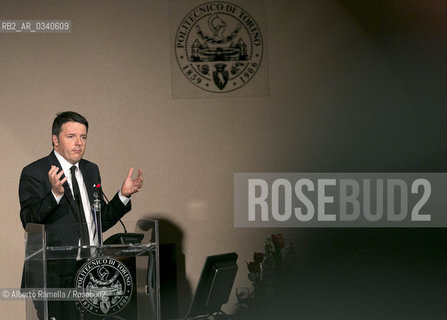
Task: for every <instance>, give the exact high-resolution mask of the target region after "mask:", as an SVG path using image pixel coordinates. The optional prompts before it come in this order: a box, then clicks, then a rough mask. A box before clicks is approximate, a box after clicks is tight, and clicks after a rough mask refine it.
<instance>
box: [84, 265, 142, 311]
mask: <svg viewBox="0 0 447 320" xmlns="http://www.w3.org/2000/svg"><path fill="white" fill-rule="evenodd" d="M75 281H76V283H75V287H76V289H77V291H78V292H82V294H79V295H80V297H79V300H78V303H77V307H78V308H79V309H80V310H81V311H88V312H89V313H91V314H94V315H98V316H104V315H110V314H114V313H117V312H119V311H121V310H122V309H124V308H125V307H126V306H127V304H128V303H129V301H130V298H131V296H132V288H133V281H132V275H131V274H130V272H129V269H127V267H126V265H124V264H123V263H121V262H120V261H118V260H116V259H113V258H110V257H101V258H94V259H91V260H88V261H87V262H86V263H84V265H82V267H81V268H80V269H79V270H78V273H77V275H76V278H75Z"/></svg>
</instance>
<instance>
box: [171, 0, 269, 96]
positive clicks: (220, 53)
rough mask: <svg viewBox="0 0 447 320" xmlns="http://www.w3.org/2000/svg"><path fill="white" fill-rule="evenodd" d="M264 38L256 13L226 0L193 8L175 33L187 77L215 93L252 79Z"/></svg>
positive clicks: (180, 65) (260, 54)
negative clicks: (255, 18)
mask: <svg viewBox="0 0 447 320" xmlns="http://www.w3.org/2000/svg"><path fill="white" fill-rule="evenodd" d="M262 54H263V40H262V35H261V30H260V29H259V27H258V25H257V23H256V21H255V20H254V19H253V17H252V16H251V15H250V14H249V13H248V12H247V11H245V10H244V9H242V8H241V7H239V6H237V5H235V4H232V3H229V2H224V1H213V2H207V3H204V4H202V5H200V6H198V7H196V8H194V9H193V10H191V11H190V12H189V13H188V14H187V15H186V16H185V18H184V19H183V20H182V22H181V23H180V26H179V27H178V30H177V33H176V35H175V55H176V59H177V62H178V65H179V67H180V69H181V71H182V72H183V74H184V75H185V77H186V78H187V79H188V80H189V81H190V82H192V83H193V84H194V85H196V86H197V87H199V88H201V89H203V90H206V91H209V92H215V93H221V92H230V91H234V90H236V89H239V88H240V87H242V86H243V85H245V84H246V83H248V82H249V81H250V80H251V79H252V78H253V77H254V76H255V74H256V72H257V71H258V69H259V67H260V65H261V61H262Z"/></svg>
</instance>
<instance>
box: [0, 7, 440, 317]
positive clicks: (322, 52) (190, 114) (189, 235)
mask: <svg viewBox="0 0 447 320" xmlns="http://www.w3.org/2000/svg"><path fill="white" fill-rule="evenodd" d="M62 3H63V4H62ZM266 5H267V21H268V33H267V34H266V35H265V38H266V39H267V41H268V46H269V52H268V63H269V72H270V74H269V81H270V95H269V96H265V97H246V98H224V99H172V96H171V77H170V74H171V72H170V68H171V65H170V52H171V51H170V38H169V12H168V2H167V1H164V0H145V1H143V0H139V1H137V0H131V1H117V0H111V1H63V2H62V1H60V2H54V1H51V2H50V1H48V2H44V1H22V4H18V3H16V2H15V1H2V3H1V4H0V15H1V18H2V19H22V18H23V19H30V18H33V19H37V18H43V19H56V18H61V19H71V20H72V22H73V31H72V33H70V34H59V35H57V34H0V137H1V139H0V150H1V151H0V153H1V155H0V164H1V168H2V169H1V170H0V181H1V184H2V187H1V192H0V205H1V208H0V212H1V214H2V216H3V217H2V224H1V227H0V228H1V229H0V231H1V232H0V252H1V254H2V259H1V261H2V262H1V268H0V287H4V288H7V287H17V286H18V285H19V282H20V276H21V265H22V259H23V254H24V250H23V230H22V227H21V225H20V221H19V205H18V197H17V188H18V177H19V175H20V171H21V169H22V168H23V167H24V166H25V165H26V164H28V163H30V162H31V161H33V160H35V159H37V158H40V157H43V156H45V155H47V154H48V153H49V152H50V150H51V144H50V126H51V122H52V120H53V118H54V116H55V114H56V113H57V112H59V111H63V110H68V109H72V110H76V111H78V112H80V113H81V114H83V115H85V116H86V117H87V118H88V120H89V122H90V125H91V129H90V131H89V141H88V148H87V153H86V155H85V158H87V159H89V160H91V161H94V162H96V163H97V164H98V165H99V166H100V168H101V174H102V179H103V185H104V190H105V192H106V193H107V194H108V195H110V196H112V194H113V193H114V192H116V190H117V189H118V188H119V186H120V184H121V182H122V180H123V179H124V176H125V174H126V173H127V170H128V168H129V167H130V166H134V167H141V168H142V169H143V170H144V177H145V185H144V188H143V190H142V191H141V193H139V194H138V195H135V196H134V198H133V211H132V213H130V214H129V215H128V216H127V217H126V219H127V220H136V219H138V218H139V217H153V216H156V217H163V218H165V219H167V220H169V221H171V222H173V223H174V224H176V225H177V226H178V227H179V228H180V229H181V231H182V232H183V248H182V249H183V253H184V254H185V257H186V275H187V278H188V280H189V282H190V284H191V286H192V288H194V287H195V284H196V282H197V280H198V277H199V274H200V270H201V267H202V264H203V261H204V257H205V256H206V255H210V254H217V253H222V252H227V251H236V252H237V253H238V254H239V265H240V270H241V271H240V272H239V274H238V278H237V285H236V286H244V285H248V280H247V276H246V269H245V262H244V261H249V260H250V259H251V257H252V252H253V251H254V250H255V249H257V250H262V247H263V240H264V239H265V237H266V236H268V235H269V233H270V231H271V230H262V229H260V230H246V229H235V228H234V227H233V173H235V172H255V171H262V172H270V171H279V172H288V171H297V172H300V171H368V170H399V168H400V170H411V169H413V170H417V161H416V160H414V161H413V160H408V159H409V158H410V157H411V156H412V152H411V151H410V150H408V149H405V148H404V147H402V146H401V143H400V142H401V141H408V140H410V141H415V140H417V139H418V137H419V136H418V135H417V134H416V133H415V132H413V131H412V130H410V128H408V127H407V125H406V122H405V121H406V120H405V119H404V120H402V117H401V115H402V114H404V115H406V116H411V117H414V119H416V118H417V117H418V116H419V113H418V112H419V111H418V110H420V109H419V108H418V107H417V106H415V104H416V102H414V100H413V96H412V94H413V90H412V88H413V86H415V84H416V83H415V82H411V81H417V80H411V81H406V80H405V79H407V78H408V73H409V72H415V73H416V72H418V71H417V70H416V69H412V70H413V71H412V70H410V71H408V70H407V69H406V68H405V67H404V66H403V65H402V64H401V65H399V63H396V64H395V62H396V61H395V60H393V59H394V58H395V57H396V56H398V55H399V54H400V51H397V53H396V52H390V51H385V53H384V51H383V50H386V49H387V48H385V49H384V47H383V46H382V47H381V45H383V44H384V42H381V43H379V44H378V43H377V42H376V40H377V38H375V39H374V38H371V37H370V36H369V35H368V34H366V33H365V31H364V30H363V29H362V27H361V26H360V25H359V24H358V22H356V21H355V19H354V18H352V17H351V16H350V14H348V13H347V12H346V11H345V9H344V8H343V7H342V6H341V5H340V4H338V3H337V2H335V1H330V0H327V1H318V3H317V1H315V2H314V1H293V0H281V1H267V2H266ZM398 49H399V50H400V48H398ZM402 51H404V50H403V49H402ZM401 63H403V62H401ZM433 69H436V68H433ZM433 88H434V89H433V90H436V88H437V87H435V86H434V87H433ZM406 108H408V109H410V110H412V111H411V112H408V109H406ZM404 111H405V112H404ZM402 121H403V122H402ZM430 121H432V120H430ZM396 123H397V127H396V126H395V125H396ZM412 124H413V125H414V124H416V125H421V126H424V124H423V123H422V124H421V123H419V121H417V120H414V121H413V122H412ZM437 125H438V123H437V122H436V123H434V126H435V128H432V126H430V128H431V129H430V128H428V129H427V128H425V127H424V128H425V129H427V130H428V132H429V134H430V135H431V136H432V137H433V139H436V134H435V132H436V130H437V129H436V128H437V127H436V126H437ZM413 127H414V126H413ZM430 130H433V131H430ZM419 139H422V138H420V137H419ZM433 139H431V140H430V141H428V143H429V144H430V143H432V144H433V146H434V145H435V143H436V141H434V140H433ZM419 144H422V145H423V146H422V147H421V148H423V149H422V150H423V152H425V154H427V153H429V154H430V152H431V153H433V150H435V149H434V148H431V145H429V147H427V146H426V141H421V140H417V143H416V142H415V146H416V145H419ZM424 145H425V146H424ZM424 148H425V149H424ZM427 148H428V149H427ZM432 155H433V154H432ZM404 159H406V160H404ZM405 161H406V162H405ZM408 161H410V162H408ZM412 161H413V162H412ZM403 162H404V163H406V165H403V166H401V167H399V166H398V165H396V164H397V163H401V164H402V163H403ZM433 169H434V170H439V167H437V166H436V165H434V166H433ZM289 232H290V230H289ZM307 232H308V231H304V230H300V231H299V232H295V233H293V235H294V236H296V239H297V241H298V243H297V244H296V245H297V247H298V248H299V247H300V242H299V241H300V239H302V238H303V237H304V235H305V234H306V233H307ZM210 239H211V240H210ZM233 300H234V299H233ZM0 312H1V314H2V316H1V317H2V318H4V319H6V318H8V319H23V318H24V307H23V305H22V304H21V303H19V302H8V303H6V302H0Z"/></svg>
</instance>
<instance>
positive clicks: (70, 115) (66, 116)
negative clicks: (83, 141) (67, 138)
mask: <svg viewBox="0 0 447 320" xmlns="http://www.w3.org/2000/svg"><path fill="white" fill-rule="evenodd" d="M67 122H79V123H81V124H83V125H84V126H85V127H86V128H87V131H88V121H87V119H86V118H84V117H83V116H81V115H80V114H79V113H77V112H74V111H65V112H61V113H58V114H57V116H56V118H55V119H54V121H53V127H52V129H51V133H52V134H53V135H56V136H57V137H59V133H61V129H62V125H63V124H64V123H67Z"/></svg>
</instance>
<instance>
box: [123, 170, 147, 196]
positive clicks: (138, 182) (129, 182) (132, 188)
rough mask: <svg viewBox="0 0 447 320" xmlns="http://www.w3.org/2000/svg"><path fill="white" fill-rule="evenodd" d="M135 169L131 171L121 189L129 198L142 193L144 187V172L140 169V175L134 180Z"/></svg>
mask: <svg viewBox="0 0 447 320" xmlns="http://www.w3.org/2000/svg"><path fill="white" fill-rule="evenodd" d="M132 174H133V168H130V169H129V173H128V174H127V177H126V179H125V180H124V182H123V186H122V187H121V194H122V195H123V196H125V197H127V198H130V196H131V195H133V194H134V193H137V192H138V191H140V189H141V187H142V186H143V170H141V169H138V174H137V176H136V178H135V179H132Z"/></svg>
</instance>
